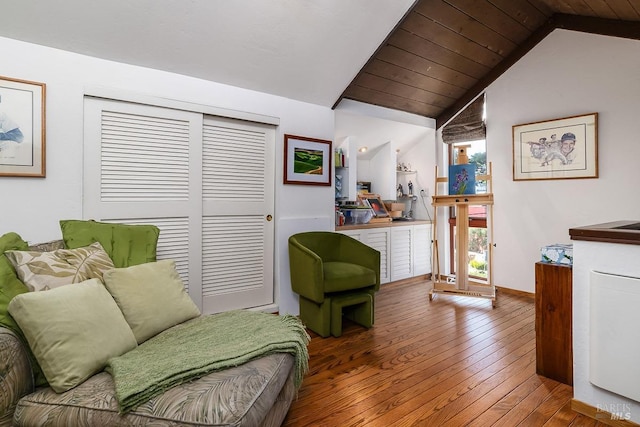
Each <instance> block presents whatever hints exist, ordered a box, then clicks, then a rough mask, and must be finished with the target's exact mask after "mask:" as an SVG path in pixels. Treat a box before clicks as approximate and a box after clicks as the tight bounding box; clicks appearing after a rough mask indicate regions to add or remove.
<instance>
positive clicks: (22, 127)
mask: <svg viewBox="0 0 640 427" xmlns="http://www.w3.org/2000/svg"><path fill="white" fill-rule="evenodd" d="M45 100H46V85H45V84H44V83H38V82H32V81H27V80H19V79H14V78H9V77H2V76H0V176H6V177H30V178H44V177H45V176H46V143H45V105H46V102H45Z"/></svg>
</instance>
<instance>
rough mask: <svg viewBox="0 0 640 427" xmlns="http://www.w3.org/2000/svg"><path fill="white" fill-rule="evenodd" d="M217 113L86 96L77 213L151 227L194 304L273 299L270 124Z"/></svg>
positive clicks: (206, 307) (221, 307)
mask: <svg viewBox="0 0 640 427" xmlns="http://www.w3.org/2000/svg"><path fill="white" fill-rule="evenodd" d="M217 120H218V119H207V120H206V124H203V122H204V118H203V115H202V114H201V113H197V112H187V111H182V110H174V109H170V108H161V107H153V106H148V105H141V104H134V103H127V102H122V101H110V100H104V99H96V98H90V97H87V98H85V141H84V189H83V217H84V218H86V219H90V218H93V219H96V220H101V221H106V222H121V223H127V224H154V225H156V226H158V227H159V228H160V239H159V241H158V259H168V258H171V259H175V260H176V264H177V267H178V271H179V273H180V276H181V277H182V279H183V280H184V282H185V286H186V287H187V289H188V291H189V294H190V295H191V297H192V298H193V300H194V301H195V302H196V304H198V306H199V307H200V308H201V309H202V311H203V313H214V312H219V311H225V310H230V309H233V308H248V307H255V306H260V305H267V304H271V303H273V301H274V297H273V267H272V266H273V222H272V221H266V215H268V214H273V159H274V144H275V130H274V127H273V126H268V125H259V124H246V122H243V121H238V120H231V119H229V120H226V119H219V122H220V124H218V125H216V124H215V123H216V121H217ZM252 127H254V128H257V129H258V131H257V132H256V131H253V132H252V131H251V130H250V129H251V128H252ZM225 129H226V130H225ZM223 130H224V131H223ZM203 133H206V134H207V135H206V136H205V135H203ZM216 133H218V136H216ZM225 133H226V135H229V136H224V134H225ZM212 135H213V136H212ZM221 135H222V136H221ZM260 135H262V137H261V136H260ZM268 138H271V139H270V140H269V141H267V139H268ZM256 141H262V142H256ZM247 146H248V147H249V148H246V147H247ZM252 155H254V156H256V157H258V158H259V161H257V163H256V160H254V159H252ZM260 162H263V163H265V162H266V163H268V164H263V165H260ZM230 164H234V165H236V166H237V167H232V168H229V167H227V166H228V165H230ZM225 165H226V166H225ZM260 174H264V175H263V176H262V181H260V177H259V175H260ZM243 183H244V184H247V183H249V185H251V187H252V188H248V187H247V185H242V184H243ZM261 193H263V194H262V195H261ZM245 198H250V200H246V199H245ZM258 205H259V208H258ZM260 209H262V211H261V212H260V213H259V214H258V212H259V210H260ZM259 218H260V219H261V220H262V221H260V220H259ZM260 238H262V239H265V240H264V241H261V242H258V239H260ZM258 247H260V250H258ZM260 251H261V252H260ZM234 254H235V255H234ZM258 266H260V268H262V272H261V273H259V272H258V270H259V268H258ZM260 274H262V275H261V280H263V281H262V282H260V283H259V282H258V281H257V279H256V278H257V277H258V275H260ZM258 289H259V291H258ZM232 301H233V303H232Z"/></svg>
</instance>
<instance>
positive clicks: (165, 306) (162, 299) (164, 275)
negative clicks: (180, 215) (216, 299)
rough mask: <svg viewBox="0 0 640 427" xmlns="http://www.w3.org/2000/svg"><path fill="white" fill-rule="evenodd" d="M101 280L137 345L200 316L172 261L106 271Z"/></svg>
mask: <svg viewBox="0 0 640 427" xmlns="http://www.w3.org/2000/svg"><path fill="white" fill-rule="evenodd" d="M103 278H104V284H105V286H106V287H107V289H108V290H109V292H110V293H111V295H112V296H113V298H114V299H115V300H116V303H117V304H118V306H119V307H120V310H122V313H123V314H124V317H125V319H127V323H129V326H130V327H131V329H132V330H133V334H134V335H135V337H136V340H137V341H138V344H141V343H143V342H144V341H146V340H147V339H149V338H151V337H153V336H154V335H157V334H159V333H160V332H162V331H164V330H165V329H168V328H170V327H172V326H175V325H177V324H178V323H182V322H185V321H187V320H189V319H193V318H194V317H198V316H200V310H199V309H198V307H197V306H196V304H195V303H194V302H193V300H192V299H191V297H190V296H189V294H187V292H186V290H185V289H184V284H183V282H182V280H181V279H180V276H179V275H178V271H177V270H176V263H175V261H173V260H169V259H167V260H162V261H158V262H152V263H147V264H140V265H136V266H133V267H128V268H115V269H113V270H109V271H107V272H105V273H104V276H103Z"/></svg>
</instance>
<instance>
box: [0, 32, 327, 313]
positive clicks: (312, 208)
mask: <svg viewBox="0 0 640 427" xmlns="http://www.w3.org/2000/svg"><path fill="white" fill-rule="evenodd" d="M0 52H2V55H3V57H5V58H14V60H10V61H9V60H3V61H0V76H5V77H11V78H16V79H22V80H30V81H36V82H41V83H45V84H46V85H47V87H46V91H47V92H46V109H47V111H46V119H47V123H46V144H47V158H46V161H47V176H46V178H44V179H36V178H6V177H2V178H0V194H1V195H2V204H1V205H0V235H1V234H4V233H6V232H9V231H15V232H17V233H18V234H20V235H21V236H22V237H23V238H24V239H25V240H27V241H30V242H42V241H46V240H53V239H59V238H60V237H61V234H60V230H59V225H58V221H59V220H61V219H71V218H82V149H83V95H84V93H85V90H86V89H87V88H93V87H103V88H107V89H113V90H114V91H129V92H132V93H138V94H144V95H150V96H155V97H162V98H169V99H175V100H180V101H186V102H192V103H197V104H205V105H211V106H215V107H220V108H225V109H231V110H240V111H246V112H250V113H255V114H262V115H268V116H274V117H278V118H279V119H280V126H279V128H278V129H277V136H276V144H277V146H276V212H275V215H274V216H275V218H276V221H277V222H276V264H275V265H276V287H277V292H278V293H279V294H280V296H281V297H283V295H284V296H285V298H284V299H290V298H286V296H288V295H290V294H291V290H290V286H289V278H288V276H289V271H288V263H282V262H280V261H281V258H282V257H286V256H287V248H286V238H287V237H288V236H287V235H284V234H283V233H286V232H287V230H286V227H283V230H282V231H281V230H280V229H281V227H280V226H279V225H280V221H281V220H283V219H287V218H306V217H314V218H321V219H322V218H324V219H325V220H324V221H320V224H326V226H325V227H326V229H332V227H333V222H332V221H333V215H334V213H333V198H334V191H333V187H310V186H297V185H283V184H282V182H283V140H284V138H283V135H284V134H285V133H289V134H296V135H303V136H309V137H314V138H320V139H329V140H331V139H333V131H334V112H333V111H332V110H331V109H330V108H327V107H321V106H317V105H312V104H308V103H303V102H297V101H293V100H290V99H286V98H282V97H277V96H272V95H268V94H264V93H259V92H254V91H249V90H244V89H239V88H236V87H232V86H227V85H222V84H218V83H214V82H208V81H204V80H200V79H195V78H190V77H186V76H181V75H177V74H172V73H167V72H161V71H157V70H151V69H147V68H141V67H134V66H130V65H127V64H121V63H116V62H110V61H104V60H100V59H96V58H91V57H87V56H82V55H77V54H73V53H69V52H64V51H61V50H57V49H51V48H46V47H42V46H38V45H33V44H29V43H23V42H19V41H15V40H11V39H7V38H0ZM301 201H304V202H301ZM314 224H318V223H310V227H315V226H316V225H314ZM303 228H304V227H303ZM281 311H284V312H293V311H297V307H293V308H291V307H285V309H284V310H283V309H282V308H281Z"/></svg>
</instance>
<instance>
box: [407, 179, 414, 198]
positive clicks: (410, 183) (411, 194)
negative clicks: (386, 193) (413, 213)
mask: <svg viewBox="0 0 640 427" xmlns="http://www.w3.org/2000/svg"><path fill="white" fill-rule="evenodd" d="M407 188H408V189H409V195H410V196H413V183H412V182H411V181H409V183H408V184H407Z"/></svg>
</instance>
